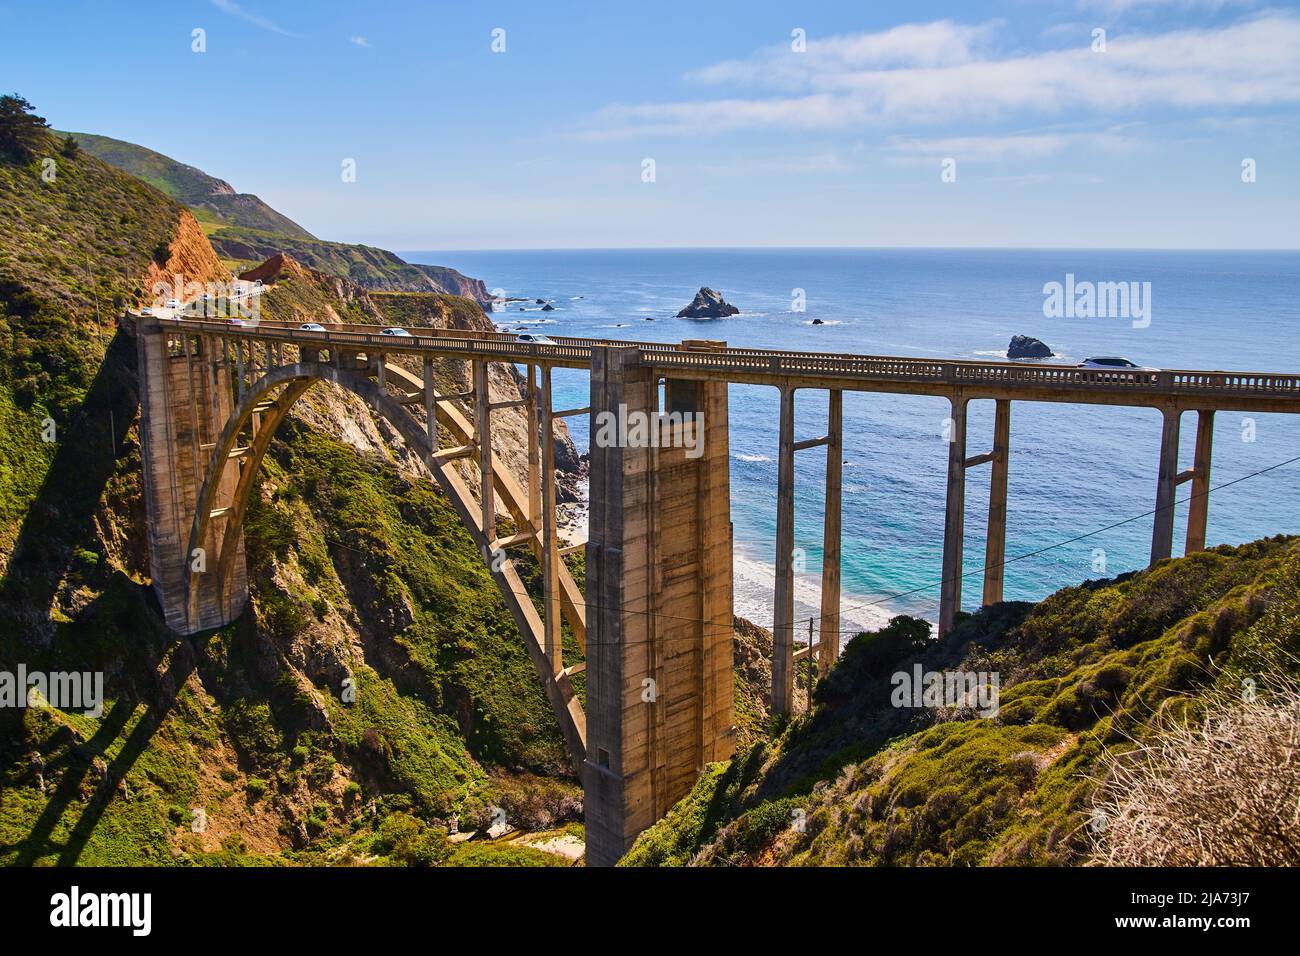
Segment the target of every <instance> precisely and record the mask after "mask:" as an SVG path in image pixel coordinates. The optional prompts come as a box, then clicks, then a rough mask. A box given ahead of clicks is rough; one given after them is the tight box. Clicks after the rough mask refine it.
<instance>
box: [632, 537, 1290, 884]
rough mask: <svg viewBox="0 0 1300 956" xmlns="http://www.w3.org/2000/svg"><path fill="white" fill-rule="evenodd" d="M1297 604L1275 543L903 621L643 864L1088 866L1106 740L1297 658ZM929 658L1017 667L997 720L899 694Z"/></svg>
mask: <svg viewBox="0 0 1300 956" xmlns="http://www.w3.org/2000/svg"><path fill="white" fill-rule="evenodd" d="M1298 607H1300V541H1297V540H1296V539H1285V540H1284V539H1273V540H1268V541H1260V542H1256V543H1253V544H1248V545H1243V546H1241V547H1239V548H1228V547H1221V548H1217V549H1215V550H1214V551H1211V552H1206V553H1202V554H1197V555H1194V556H1192V557H1189V558H1185V559H1180V560H1176V561H1173V562H1169V563H1165V564H1162V565H1161V566H1159V567H1157V568H1156V569H1154V570H1151V571H1148V572H1143V573H1140V574H1136V575H1131V576H1126V577H1123V578H1119V579H1116V580H1114V581H1102V582H1090V583H1088V584H1085V585H1082V586H1079V587H1073V588H1066V589H1064V590H1062V591H1060V592H1058V593H1056V594H1054V595H1052V596H1051V597H1049V598H1047V599H1046V600H1044V601H1042V602H1040V603H1039V604H1036V605H1020V604H1005V605H999V606H997V607H995V608H992V609H989V610H987V611H985V612H982V613H980V614H978V615H975V616H973V617H971V618H969V619H967V620H965V621H964V622H963V623H962V625H961V626H960V627H959V628H957V629H956V630H955V631H954V633H953V634H952V635H951V636H950V638H949V639H947V640H945V641H943V642H937V641H933V640H930V639H929V637H928V625H924V623H923V622H913V621H911V620H910V619H905V618H900V619H896V621H895V622H894V623H893V624H892V625H891V626H890V627H888V628H886V629H884V630H882V631H881V632H878V633H875V634H864V635H859V636H858V637H857V638H855V639H854V640H853V641H852V642H851V643H850V644H849V646H848V647H847V648H846V650H845V654H844V656H843V659H842V660H841V662H840V664H839V665H838V667H837V668H836V669H835V670H834V671H833V672H832V674H831V675H830V676H829V678H828V679H827V680H826V681H825V682H824V683H823V684H822V685H821V686H820V687H819V688H818V691H817V694H816V706H815V708H814V710H813V712H812V714H811V715H809V716H803V717H799V718H797V719H796V720H794V721H793V722H792V723H791V724H790V725H789V726H788V727H787V728H786V729H785V731H784V732H783V733H782V734H781V735H780V736H779V737H778V738H777V739H776V740H775V741H773V742H772V743H770V744H769V743H766V742H760V743H758V744H756V745H754V746H753V747H751V748H750V749H748V750H747V751H745V752H742V753H740V754H738V755H737V757H736V758H735V759H734V760H733V761H731V762H730V763H727V764H718V765H714V766H713V767H711V768H710V769H709V771H708V773H706V775H705V776H704V778H702V780H701V781H700V783H699V784H698V785H697V787H696V788H695V790H694V791H693V792H692V793H691V794H690V795H689V796H688V797H687V798H686V799H684V800H683V801H682V802H681V803H679V804H678V806H677V807H676V808H674V810H673V812H672V813H671V814H670V815H669V816H668V817H667V818H666V819H665V820H663V821H661V822H660V823H659V824H658V825H656V826H655V827H652V828H651V829H650V830H648V831H646V833H644V834H643V835H642V837H641V839H640V840H639V841H638V843H637V844H636V846H635V847H634V848H633V850H632V852H631V853H630V854H629V856H628V858H627V861H626V862H627V863H628V864H629V865H653V864H682V863H687V862H691V861H692V860H694V861H695V862H698V863H706V864H718V863H728V864H736V863H740V864H755V863H759V864H770V863H781V864H809V863H817V864H826V863H831V864H845V863H855V864H863V863H865V864H959V865H960V864H1010V863H1036V864H1042V863H1053V864H1063V863H1078V862H1080V861H1081V860H1083V859H1084V857H1085V856H1086V853H1087V850H1088V841H1087V838H1086V823H1087V820H1088V816H1087V813H1088V810H1089V807H1090V801H1091V799H1092V795H1093V792H1094V783H1093V780H1092V779H1091V778H1092V777H1094V776H1095V775H1096V773H1097V772H1099V768H1100V761H1099V757H1100V755H1101V754H1102V752H1103V749H1111V750H1122V749H1125V748H1128V747H1129V746H1131V745H1132V741H1133V740H1134V739H1140V738H1141V737H1142V736H1143V734H1145V733H1147V732H1148V730H1149V728H1150V727H1151V726H1152V721H1153V718H1154V715H1155V714H1157V713H1161V712H1164V713H1170V712H1173V713H1184V714H1187V715H1194V713H1195V710H1196V706H1197V703H1196V701H1197V695H1198V694H1199V693H1201V692H1202V691H1204V690H1205V689H1206V688H1208V687H1210V686H1211V685H1217V686H1219V687H1221V688H1227V689H1229V690H1231V689H1232V688H1234V687H1238V686H1239V685H1240V681H1241V680H1242V678H1243V677H1246V676H1258V675H1260V674H1263V673H1266V672H1269V671H1270V670H1278V669H1289V670H1292V671H1294V669H1295V663H1294V662H1295V660H1296V659H1297V658H1295V657H1290V656H1288V655H1294V654H1296V652H1297V651H1300V615H1297V608H1298ZM918 660H919V661H920V662H922V664H923V665H924V667H925V669H926V670H945V669H955V668H961V669H964V670H968V671H974V670H982V671H995V672H997V673H999V674H1000V675H1001V682H1002V694H1001V709H1000V713H999V715H998V716H997V717H996V718H993V719H985V718H979V717H976V716H973V715H970V714H947V715H944V718H943V719H942V721H941V722H935V718H934V716H933V715H932V714H931V713H929V712H927V711H914V710H910V709H896V708H894V707H891V706H890V704H889V695H890V691H891V685H890V681H889V677H890V675H891V674H893V673H894V672H895V671H897V670H910V668H911V665H912V662H913V661H918ZM796 810H801V811H803V812H804V813H806V820H807V825H806V828H805V831H804V832H802V833H800V832H798V831H797V830H795V829H794V828H793V827H792V826H791V821H792V819H793V817H792V814H793V812H794V811H796Z"/></svg>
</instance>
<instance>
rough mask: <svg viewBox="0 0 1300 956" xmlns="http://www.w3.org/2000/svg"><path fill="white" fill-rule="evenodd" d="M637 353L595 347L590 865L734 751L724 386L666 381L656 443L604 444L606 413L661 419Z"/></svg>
mask: <svg viewBox="0 0 1300 956" xmlns="http://www.w3.org/2000/svg"><path fill="white" fill-rule="evenodd" d="M632 357H634V353H631V352H629V351H627V350H624V349H620V348H616V347H607V348H594V349H593V350H592V378H591V382H592V386H591V397H592V401H591V409H592V414H593V419H592V421H593V441H592V444H591V489H592V490H591V517H590V532H589V539H588V543H587V589H586V590H587V602H588V608H589V617H588V627H589V629H590V630H589V638H588V644H587V764H586V768H585V772H584V781H583V783H584V787H585V790H586V807H587V821H586V826H587V862H588V865H594V866H607V865H610V864H613V863H615V862H616V861H617V860H618V858H619V857H620V856H622V855H623V853H624V852H626V850H627V849H628V847H630V846H631V845H632V842H633V840H635V839H636V835H637V834H638V833H640V832H641V831H642V830H643V829H645V828H646V827H648V826H650V824H652V823H654V822H655V821H656V820H658V819H659V818H660V817H661V816H663V814H664V813H666V812H667V810H668V808H669V807H671V806H672V805H673V804H674V803H675V802H676V801H677V800H679V799H680V798H681V797H682V796H683V795H684V794H686V793H687V792H688V791H689V790H690V788H691V787H692V786H693V785H694V783H695V779H696V776H697V774H698V773H699V770H700V769H701V768H702V767H703V766H704V765H705V764H707V763H709V762H712V761H715V760H722V759H725V758H726V757H728V756H730V755H731V752H732V748H733V746H734V742H735V726H734V723H735V721H734V714H733V702H732V693H733V689H732V683H733V678H732V651H731V644H732V631H733V622H732V596H731V588H732V581H731V520H730V497H729V493H730V487H729V486H730V481H729V463H728V441H727V388H726V384H725V383H722V382H687V381H682V382H678V381H673V380H669V381H668V382H667V383H666V385H665V404H666V406H667V408H666V410H667V411H675V412H683V413H687V414H689V413H697V412H698V413H703V416H704V418H703V430H704V434H703V454H702V455H701V456H700V457H698V458H692V457H688V455H687V452H686V450H685V449H684V448H682V447H667V446H671V445H674V444H680V443H682V438H683V437H684V436H681V435H677V436H674V435H673V434H672V433H673V432H674V431H678V430H680V429H683V428H687V427H699V426H689V425H679V426H671V427H670V426H669V425H667V424H663V425H662V426H660V429H661V430H660V433H659V443H660V445H661V447H659V448H646V447H602V446H601V445H600V444H598V442H597V441H596V440H595V435H596V427H597V423H598V421H599V415H600V413H601V412H610V413H613V414H620V413H621V414H624V415H627V416H629V417H630V416H632V415H636V414H642V415H645V416H648V417H653V418H655V419H657V415H658V412H659V410H660V409H659V387H658V386H659V377H658V376H657V375H656V374H655V373H654V372H653V371H652V370H650V369H646V368H638V367H636V366H632V365H629V364H628V363H627V360H628V359H629V358H632Z"/></svg>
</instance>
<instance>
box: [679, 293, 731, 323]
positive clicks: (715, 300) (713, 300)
mask: <svg viewBox="0 0 1300 956" xmlns="http://www.w3.org/2000/svg"><path fill="white" fill-rule="evenodd" d="M729 315H740V310H739V309H738V308H736V307H735V306H734V305H732V304H730V303H729V302H726V301H724V300H723V298H722V293H721V292H714V291H713V290H712V289H710V288H708V287H702V288H701V289H700V291H699V292H697V293H695V298H694V299H692V300H691V304H690V305H688V306H687V307H686V308H684V309H682V311H680V312H678V313H677V318H679V319H723V318H726V317H727V316H729Z"/></svg>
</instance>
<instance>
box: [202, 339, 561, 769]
mask: <svg viewBox="0 0 1300 956" xmlns="http://www.w3.org/2000/svg"><path fill="white" fill-rule="evenodd" d="M389 368H391V369H393V370H396V369H397V368H398V367H397V366H389ZM318 382H331V383H333V384H334V385H336V386H338V387H340V388H342V389H344V390H346V391H348V392H351V393H352V394H354V395H356V396H358V397H359V398H361V399H362V400H363V401H364V402H366V404H367V405H369V406H370V408H371V409H373V410H374V411H375V412H376V413H377V414H379V415H381V416H383V418H385V419H386V420H387V421H388V423H389V424H390V425H392V426H393V428H395V429H396V430H397V432H398V434H400V435H401V436H402V439H403V440H404V441H405V442H406V443H407V445H408V447H410V448H411V449H413V450H415V451H416V452H417V453H418V454H419V457H420V460H421V461H423V462H424V464H425V467H426V468H427V469H428V470H429V471H430V472H431V474H432V477H433V478H434V479H436V480H437V481H438V483H439V484H440V485H441V487H442V490H443V491H444V492H445V493H446V494H447V497H448V498H449V500H450V502H451V504H452V506H453V508H454V509H455V510H456V512H457V514H458V516H459V517H460V519H461V522H462V524H464V525H465V527H466V529H467V530H468V531H469V532H470V536H471V537H472V538H473V539H474V543H475V545H476V546H477V548H478V551H479V554H480V555H482V556H488V555H490V554H491V551H492V545H493V541H492V538H493V537H494V534H495V529H494V528H484V525H483V520H482V518H481V516H480V508H479V505H478V502H476V501H475V500H474V497H473V495H472V494H471V492H470V490H469V487H468V485H467V484H466V483H465V481H464V479H463V478H461V476H460V475H459V474H458V473H457V472H456V471H455V470H454V468H452V467H451V463H450V461H444V460H441V459H439V458H438V457H437V456H436V455H435V453H436V452H437V450H438V449H437V448H435V447H433V443H432V441H431V439H430V435H429V431H428V430H427V429H426V427H425V426H424V425H423V424H421V423H420V422H419V421H418V420H417V419H416V418H415V417H414V416H412V415H411V414H410V412H408V411H407V410H406V408H405V406H403V405H402V404H401V403H400V402H398V401H397V400H396V399H395V398H394V397H393V396H391V395H390V394H388V392H387V391H386V390H385V388H384V386H383V385H381V384H380V383H379V382H377V381H375V380H374V379H371V378H370V377H368V375H367V374H366V373H365V372H364V371H353V370H349V369H343V368H338V367H336V366H334V365H332V364H327V363H325V362H319V361H299V362H296V363H293V364H289V365H283V366H280V367H277V368H273V369H271V370H270V371H268V372H266V374H264V375H263V376H262V377H261V378H259V379H257V380H256V381H254V382H253V383H252V384H251V385H250V386H249V388H248V389H247V391H246V392H245V393H244V395H243V397H242V398H240V399H239V400H238V402H237V403H236V405H235V407H234V408H233V409H232V411H231V413H230V415H229V417H228V418H227V420H226V423H225V425H224V426H223V428H222V430H221V433H220V435H219V436H218V438H217V440H216V443H215V447H214V448H213V450H212V454H211V456H210V458H209V460H208V464H207V467H206V469H205V471H204V475H203V482H202V485H201V486H200V489H199V492H198V499H197V502H196V507H195V512H194V519H193V523H192V525H191V528H190V533H189V542H188V546H187V548H186V552H185V554H186V555H187V556H191V557H192V556H193V555H194V554H195V551H196V549H198V548H200V547H202V544H203V542H204V541H207V540H208V536H209V534H210V531H211V528H212V523H213V521H214V519H215V518H216V517H217V515H218V514H219V512H217V511H216V510H214V505H215V504H216V502H217V500H218V495H219V492H220V489H221V488H222V486H223V483H226V482H224V480H225V478H226V475H227V471H228V469H229V468H230V467H232V465H233V467H235V468H236V469H238V480H237V482H236V484H235V490H234V494H233V498H232V499H231V500H230V503H229V505H228V506H227V507H226V508H225V509H222V511H221V512H220V514H223V515H224V516H225V517H226V519H227V520H226V523H225V528H224V530H223V531H222V534H221V538H220V546H219V548H218V553H217V555H216V567H215V569H212V568H211V567H208V568H207V569H206V570H204V571H197V570H195V566H194V563H193V562H192V561H190V560H188V558H187V563H186V567H185V577H184V592H185V600H186V607H187V609H188V613H189V615H190V616H191V617H192V618H193V617H195V616H196V614H197V605H198V600H199V590H200V589H199V584H200V575H201V574H208V573H215V574H216V575H217V579H216V583H217V587H218V588H219V589H220V591H221V593H223V594H224V593H225V591H226V589H227V588H228V587H229V585H230V582H231V576H232V572H233V570H234V566H235V559H236V556H237V555H238V553H239V551H238V543H239V541H240V538H241V536H242V534H243V523H244V516H245V512H246V510H247V506H248V501H249V496H250V495H251V493H252V490H253V487H254V485H255V483H256V479H257V474H258V472H259V471H260V468H261V464H262V459H263V458H264V457H265V455H266V452H267V450H268V449H269V447H270V444H271V439H272V438H273V436H274V434H275V431H276V429H277V428H278V427H279V425H280V423H281V422H283V421H284V419H285V418H286V417H287V416H288V414H289V412H290V410H291V409H292V407H293V405H294V404H295V403H296V402H297V401H298V399H299V398H301V397H302V396H303V395H305V394H306V393H307V392H308V391H309V390H310V389H311V387H312V386H313V385H315V384H316V383H318ZM255 416H257V417H258V419H259V420H258V421H256V422H255V421H254V418H255ZM250 425H251V426H252V438H251V440H250V441H249V443H248V445H247V446H240V445H239V441H240V438H241V436H243V435H244V434H245V432H246V431H247V429H248V428H249V427H250ZM241 460H242V461H243V462H244V465H243V467H242V468H241V467H240V466H239V465H238V464H235V463H237V462H239V461H241ZM226 485H227V487H228V483H226ZM488 567H489V571H490V573H491V575H492V577H493V579H494V580H495V581H496V583H497V586H498V588H499V590H500V591H501V594H502V597H503V598H504V599H505V603H506V606H507V608H508V609H509V610H510V612H511V615H512V616H513V617H514V619H515V623H516V624H517V626H518V627H519V631H520V634H521V635H523V636H524V643H525V645H526V649H527V650H528V652H529V657H530V658H531V659H532V661H533V664H534V666H535V667H536V669H537V671H538V675H539V677H540V678H541V679H542V683H543V686H544V689H545V690H546V693H547V697H548V698H549V699H550V701H551V705H552V708H553V709H554V710H555V712H556V715H557V717H558V718H559V722H560V729H561V732H562V733H563V735H564V738H565V742H566V744H567V745H568V749H569V752H570V756H571V758H572V759H573V761H574V763H575V766H577V767H578V768H579V770H581V767H582V763H583V760H584V759H585V755H586V718H585V715H584V713H583V711H582V706H581V703H580V701H579V700H578V698H577V696H576V694H575V692H574V690H573V686H572V683H571V681H570V679H569V675H568V674H567V673H565V672H563V671H562V672H560V673H558V674H557V673H553V671H552V668H551V664H550V659H549V658H548V657H547V655H546V651H545V648H544V646H543V641H542V638H541V635H542V630H543V625H542V622H541V619H540V618H539V616H538V614H537V611H536V608H535V607H534V606H533V603H532V600H531V598H529V596H528V594H527V591H526V589H525V587H524V584H523V581H522V580H521V579H520V577H519V575H518V572H517V571H516V570H515V567H514V563H513V561H511V560H509V556H508V555H506V560H489V561H488Z"/></svg>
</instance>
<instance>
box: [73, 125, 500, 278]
mask: <svg viewBox="0 0 1300 956" xmlns="http://www.w3.org/2000/svg"><path fill="white" fill-rule="evenodd" d="M60 135H71V136H72V137H74V138H75V139H76V141H77V142H78V143H79V144H80V145H81V148H82V149H84V150H85V151H86V152H88V153H90V154H91V155H93V156H96V157H98V158H99V159H102V160H103V161H104V162H106V163H108V164H109V165H111V166H116V167H117V168H118V169H121V170H124V171H125V172H128V173H130V174H131V175H133V176H136V177H138V178H140V179H143V180H144V181H145V182H147V183H149V184H150V185H151V186H153V187H155V188H157V189H159V190H161V191H162V192H164V193H166V194H167V195H168V196H171V197H172V198H173V199H175V200H177V201H178V202H181V203H183V204H185V205H186V206H188V207H189V208H190V210H191V211H192V212H193V213H194V214H195V216H196V217H197V218H198V219H199V220H200V221H202V222H204V223H205V224H206V231H207V232H208V233H209V239H210V241H211V243H212V247H213V248H214V249H215V250H216V251H217V254H218V255H220V256H221V257H222V258H223V259H226V260H227V261H229V262H231V263H233V264H234V265H235V266H236V267H239V268H251V267H253V266H256V265H258V264H260V263H262V262H264V261H266V260H267V259H269V258H271V257H272V256H274V255H276V254H277V253H281V252H283V253H287V254H288V255H290V256H292V257H293V258H294V259H297V260H298V261H299V262H301V263H302V264H303V265H306V266H309V267H310V268H312V269H316V270H317V271H319V272H325V273H328V274H329V275H335V276H340V277H341V278H344V279H348V280H349V281H351V282H353V283H355V284H357V285H359V286H361V287H362V288H365V289H372V290H382V291H388V292H446V293H450V294H451V295H461V296H465V297H467V298H471V299H474V300H475V301H477V302H480V303H485V302H487V301H488V298H489V296H488V292H487V288H486V286H485V285H484V284H483V282H481V281H480V280H478V279H471V278H469V277H467V276H464V275H461V274H460V273H459V272H457V271H456V270H455V269H451V268H447V267H446V266H429V265H417V264H413V263H409V262H405V261H404V260H403V259H401V257H399V256H398V255H396V254H395V253H392V252H389V251H388V250H386V249H377V248H374V247H372V246H362V245H355V244H351V243H344V242H326V241H324V240H320V239H317V238H316V237H315V236H313V235H312V234H311V233H309V232H308V231H307V230H305V229H303V228H302V227H301V226H299V225H298V224H297V223H296V222H294V221H293V220H292V219H289V218H288V217H287V216H284V215H282V214H281V213H279V212H277V211H276V210H274V209H272V208H271V207H270V206H268V205H267V204H266V203H264V202H262V200H260V199H258V198H257V197H256V196H254V195H251V194H248V193H236V192H235V190H234V189H233V188H232V187H231V186H230V184H229V183H227V182H225V181H223V180H220V179H217V178H216V177H214V176H209V175H208V174H207V173H205V172H203V170H201V169H197V168H195V167H193V166H187V165H185V164H184V163H180V162H177V161H176V160H174V159H172V158H171V157H169V156H164V155H163V154H162V153H157V152H154V151H153V150H151V149H146V148H144V147H143V146H137V145H135V144H134V143H126V142H123V141H122V140H118V139H112V138H111V137H108V136H97V135H94V134H92V133H71V134H60Z"/></svg>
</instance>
